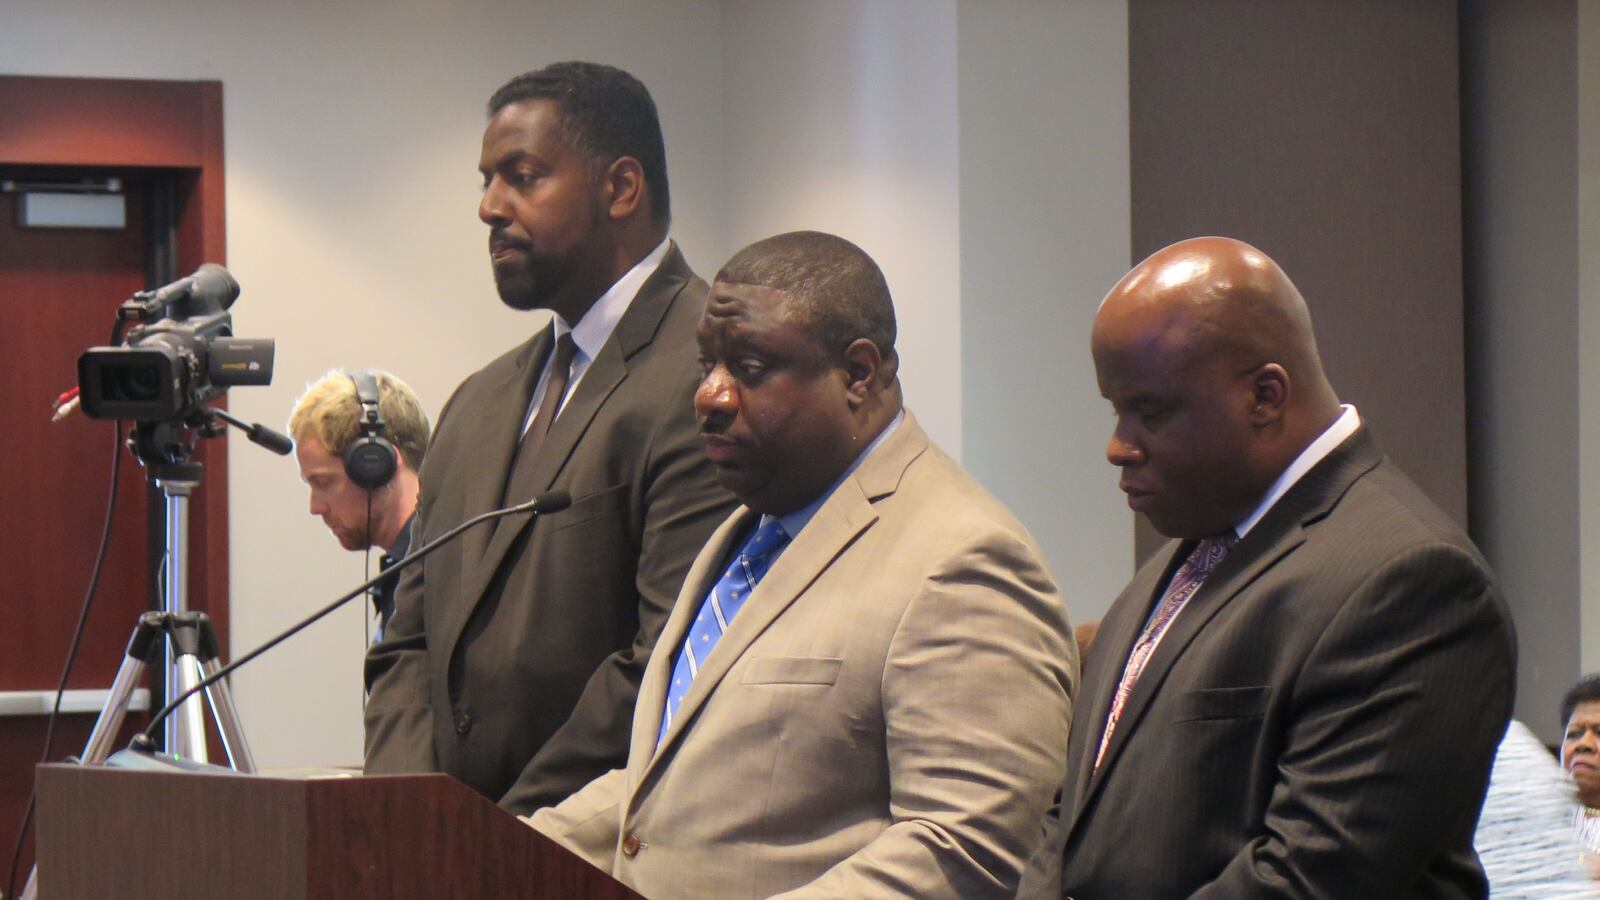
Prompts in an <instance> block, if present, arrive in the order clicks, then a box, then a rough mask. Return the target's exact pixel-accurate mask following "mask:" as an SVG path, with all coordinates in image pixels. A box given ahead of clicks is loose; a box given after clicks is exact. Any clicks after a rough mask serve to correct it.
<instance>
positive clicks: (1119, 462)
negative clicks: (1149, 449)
mask: <svg viewBox="0 0 1600 900" xmlns="http://www.w3.org/2000/svg"><path fill="white" fill-rule="evenodd" d="M1106 461H1107V462H1109V463H1111V464H1112V465H1113V466H1116V467H1117V468H1122V467H1124V466H1136V465H1138V464H1140V463H1142V462H1144V450H1142V449H1140V447H1139V445H1138V444H1135V443H1133V442H1132V441H1129V440H1127V439H1126V438H1124V437H1123V436H1122V434H1121V431H1120V429H1119V430H1117V431H1113V432H1111V440H1109V441H1107V442H1106Z"/></svg>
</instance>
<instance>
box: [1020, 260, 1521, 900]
mask: <svg viewBox="0 0 1600 900" xmlns="http://www.w3.org/2000/svg"><path fill="white" fill-rule="evenodd" d="M1092 349H1093V353H1094V360H1095V369H1096V372H1097V375H1098V378H1099V383H1100V391H1101V393H1102V394H1104V395H1105V397H1106V398H1107V399H1108V400H1109V401H1110V402H1111V405H1112V408H1113V411H1114V412H1115V414H1116V426H1115V429H1114V431H1113V433H1112V437H1111V441H1110V444H1109V446H1108V447H1107V451H1106V455H1107V457H1108V458H1109V460H1110V461H1111V463H1112V464H1113V465H1115V466H1117V467H1118V468H1120V469H1121V470H1122V479H1121V487H1122V489H1123V491H1125V492H1126V493H1127V494H1128V503H1129V505H1130V506H1131V507H1133V508H1134V509H1135V510H1138V511H1141V512H1144V513H1145V514H1146V515H1148V516H1149V518H1150V521H1151V523H1152V524H1153V525H1154V526H1155V527H1156V528H1157V530H1159V531H1161V532H1162V533H1163V534H1165V535H1168V536H1170V537H1173V538H1175V539H1176V540H1174V541H1173V542H1172V543H1171V544H1169V545H1168V546H1167V547H1166V548H1164V549H1163V550H1162V551H1161V552H1159V553H1158V554H1156V556H1155V557H1154V558H1153V559H1151V560H1150V562H1149V563H1148V564H1147V565H1145V566H1144V567H1143V568H1142V569H1140V571H1139V572H1138V573H1137V574H1136V575H1135V576H1134V579H1133V581H1132V582H1131V583H1130V584H1129V585H1128V587H1127V588H1126V589H1125V590H1124V591H1123V593H1122V595H1121V596H1120V597H1119V598H1118V599H1117V601H1116V603H1115V604H1114V605H1113V606H1112V608H1111V611H1110V612H1109V613H1108V614H1107V616H1106V617H1105V619H1104V621H1103V622H1102V623H1101V626H1100V632H1099V635H1098V636H1097V638H1096V639H1095V645H1094V649H1093V651H1092V652H1091V653H1090V654H1089V655H1088V656H1087V658H1086V659H1085V664H1084V675H1083V693H1082V695H1081V700H1080V705H1079V707H1078V708H1079V710H1080V711H1081V716H1080V717H1078V718H1077V719H1076V720H1075V721H1074V723H1073V724H1074V728H1073V731H1072V736H1071V739H1070V742H1069V748H1068V755H1067V773H1066V781H1065V786H1064V788H1063V790H1062V792H1061V798H1060V805H1059V820H1058V821H1055V822H1052V823H1049V824H1050V827H1051V828H1052V829H1053V830H1054V832H1055V833H1054V835H1053V837H1052V839H1051V841H1050V842H1048V843H1047V850H1046V851H1045V852H1044V853H1042V854H1041V855H1040V856H1039V857H1037V858H1036V859H1035V861H1034V862H1035V865H1034V866H1032V867H1030V872H1029V877H1028V878H1027V879H1026V881H1025V891H1024V894H1025V895H1026V896H1053V897H1060V896H1062V895H1063V894H1065V895H1067V896H1076V897H1093V898H1124V897H1139V898H1162V897H1191V896H1195V897H1219V898H1249V897H1355V898H1367V900H1372V898H1380V897H1382V898H1389V897H1396V898H1398V897H1407V898H1414V897H1473V896H1483V895H1484V893H1485V891H1486V885H1485V882H1484V877H1483V871H1482V869H1481V867H1480V866H1479V864H1478V860H1477V857H1476V856H1475V854H1474V853H1473V850H1472V833H1473V825H1474V823H1475V822H1476V820H1477V816H1478V809H1479V805H1480V803H1481V802H1482V800H1483V796H1484V790H1485V788H1486V786H1487V783H1488V776H1489V767H1490V762H1491V760H1492V758H1493V755H1494V749H1495V744H1496V742H1497V740H1498V739H1499V737H1500V734H1501V732H1502V731H1504V729H1505V725H1506V721H1507V719H1508V717H1509V716H1510V712H1511V699H1512V694H1513V673H1514V671H1515V666H1514V661H1515V652H1516V651H1515V642H1514V638H1513V635H1512V630H1511V624H1510V619H1509V614H1508V612H1507V610H1506V607H1505V604H1504V602H1503V600H1502V598H1501V597H1500V595H1499V592H1498V589H1497V587H1496V585H1495V581H1494V576H1493V574H1492V573H1491V572H1490V571H1489V568H1488V566H1487V564H1486V563H1485V562H1484V561H1483V559H1482V557H1481V556H1480V555H1479V554H1478V551H1477V550H1476V548H1474V547H1473V545H1472V542H1471V541H1469V540H1468V539H1467V537H1466V536H1465V535H1464V534H1462V532H1461V530H1460V529H1459V528H1458V527H1457V526H1456V524H1455V523H1453V522H1451V521H1450V520H1449V519H1448V518H1447V517H1446V516H1445V515H1444V514H1443V513H1441V512H1440V511H1439V510H1438V509H1437V508H1436V507H1435V506H1434V505H1433V504H1432V503H1431V502H1429V501H1428V499H1427V498H1426V497H1424V496H1423V495H1422V493H1421V492H1420V491H1419V490H1418V489H1417V487H1416V486H1415V485H1414V484H1413V483H1412V482H1411V481H1410V480H1409V479H1407V478H1406V476H1405V475H1403V474H1401V472H1400V471H1399V470H1398V469H1397V468H1396V467H1395V466H1394V465H1393V464H1392V463H1391V462H1389V461H1388V460H1387V459H1386V458H1385V457H1384V455H1383V452H1382V451H1381V450H1380V449H1379V448H1378V444H1377V442H1376V440H1375V439H1374V438H1373V436H1372V434H1371V433H1370V432H1369V431H1368V430H1367V428H1366V427H1365V426H1364V425H1362V424H1361V421H1360V418H1359V415H1358V413H1357V412H1356V410H1355V408H1354V407H1351V406H1341V404H1340V403H1339V401H1338V399H1337V397H1336V396H1335V394H1334V392H1333V388H1332V387H1331V386H1330V385H1329V383H1328V381H1327V379H1326V377H1325V376H1324V374H1323V371H1322V365H1321V362H1320V360H1319V359H1318V356H1317V350H1316V343H1315V341H1314V339H1313V336H1312V330H1311V320H1310V316H1309V314H1308V312H1307V310H1306V305H1305V302H1304V300H1302V299H1301V297H1300V294H1299V292H1298V291H1297V290H1296V289H1295V287H1294V285H1293V284H1291V283H1290V281H1289V279H1288V277H1287V276H1286V275H1284V273H1283V272H1282V270H1280V269H1279V268H1278V267H1277V265H1276V264H1274V263H1273V262H1272V260H1270V259H1268V258H1267V257H1266V256H1265V255H1264V254H1262V253H1261V252H1260V251H1259V250H1256V249H1255V248H1253V247H1250V246H1248V245H1246V244H1242V243H1240V242H1238V241H1233V240H1228V239H1224V238H1198V239H1195V240H1190V241H1184V242H1182V243H1178V244H1174V245H1173V246H1171V247H1168V248H1166V249H1164V250H1161V251H1159V252H1157V253H1156V254H1155V255H1154V256H1152V257H1150V258H1149V259H1147V260H1145V261H1144V262H1143V263H1141V264H1139V265H1138V266H1137V267H1135V268H1134V269H1133V271H1131V272H1130V273H1128V275H1127V276H1126V277H1124V278H1123V280H1122V281H1121V282H1120V283H1118V284H1117V286H1116V287H1115V288H1113V289H1112V291H1111V293H1110V294H1109V295H1108V296H1107V297H1106V299H1105V301H1104V302H1103V303H1102V305H1101V307H1100V311H1099V313H1098V314H1097V316H1096V318H1095V323H1094V330H1093V337H1092Z"/></svg>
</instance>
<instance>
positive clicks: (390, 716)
mask: <svg viewBox="0 0 1600 900" xmlns="http://www.w3.org/2000/svg"><path fill="white" fill-rule="evenodd" d="M489 116H490V118H489V125H488V128H487V130H486V131H485V132H484V135H483V155H482V158H481V160H480V163H479V170H480V171H481V172H482V174H483V200H482V203H481V204H480V206H479V209H478V215H479V217H480V218H481V219H482V220H483V221H484V223H485V224H486V225H488V226H489V235H488V237H489V242H488V243H489V252H490V258H491V261H492V263H493V265H494V275H495V282H496V285H497V286H498V288H499V291H500V298H501V299H502V300H503V301H505V303H506V304H507V305H509V306H511V307H512V308H514V309H527V310H531V309H547V310H550V311H551V312H552V313H553V316H552V320H551V322H550V324H549V325H546V326H545V327H543V328H540V329H539V330H537V331H536V332H535V333H534V334H533V336H532V337H530V338H528V339H527V340H525V341H524V342H523V343H522V344H521V345H519V346H517V347H515V348H513V349H512V350H510V351H509V352H507V353H505V354H504V355H503V356H501V357H499V358H498V359H496V360H494V361H493V362H491V363H489V364H488V365H487V366H485V367H484V368H483V369H481V370H479V371H478V372H476V373H475V374H473V375H471V376H470V377H468V378H467V380H466V381H465V382H463V383H462V384H461V386H460V387H459V388H457V389H456V392H455V394H454V396H452V397H451V398H450V401H449V402H448V403H447V404H446V405H445V408H444V410H443V412H441V414H440V417H439V425H438V428H437V430H436V432H435V436H434V439H433V443H432V444H431V445H430V447H429V449H428V454H427V462H426V463H425V464H424V466H423V469H422V472H421V481H422V494H421V499H420V501H419V504H418V509H417V523H416V532H415V537H414V542H413V543H414V546H421V545H423V544H425V543H427V542H429V541H431V540H433V539H435V538H437V537H438V536H439V535H440V534H442V533H444V532H445V531H446V530H448V529H450V528H452V527H454V526H455V525H457V524H458V523H460V522H463V521H465V520H467V519H469V518H471V517H472V516H475V515H477V514H479V513H483V512H485V511H488V510H492V509H496V508H499V507H503V506H508V505H512V504H516V503H519V502H522V501H525V500H528V499H530V498H533V497H536V496H538V495H540V494H543V493H545V492H547V491H553V490H560V491H565V492H566V493H568V494H569V495H570V497H571V501H572V505H571V507H570V508H568V509H565V510H562V511H560V512H557V513H554V514H552V515H550V516H540V517H537V518H534V517H530V516H527V515H520V516H515V517H509V518H505V519H500V520H497V521H496V522H495V523H494V524H492V525H490V524H485V525H479V526H476V527H474V528H472V529H470V530H469V531H467V532H466V533H465V534H464V535H463V536H462V537H461V538H460V539H459V540H457V541H455V542H454V543H452V544H449V545H446V546H444V547H443V548H441V549H439V550H438V551H436V552H435V553H434V555H432V556H429V557H427V558H426V559H425V560H424V561H423V562H422V563H421V564H420V565H417V566H414V567H413V568H411V569H410V570H409V571H408V573H407V574H406V575H405V576H404V577H403V578H402V580H401V585H400V590H399V593H398V596H397V598H396V608H395V612H394V618H393V620H392V621H391V622H390V624H389V628H388V630H387V632H386V633H385V635H384V638H385V639H384V640H383V641H382V642H381V643H379V644H377V645H376V646H374V647H373V649H372V651H371V653H370V654H369V656H368V659H367V682H368V684H369V686H370V688H371V692H372V693H371V698H370V701H369V703H368V705H367V710H366V770H367V771H368V772H369V773H390V772H425V771H440V772H447V773H449V774H451V775H453V776H455V777H456V778H458V779H460V780H461V781H463V782H465V783H466V784H467V785H469V786H470V787H472V788H473V789H474V790H476V791H478V792H479V793H482V794H483V795H485V796H487V797H489V798H491V799H494V800H496V801H498V802H499V803H500V804H501V805H503V806H505V807H507V808H508V809H511V810H513V811H515V812H522V813H526V812H531V811H532V810H534V809H537V808H538V807H541V806H545V805H548V804H551V803H555V802H558V801H560V800H561V799H562V798H564V797H566V796H567V795H568V794H570V793H571V792H572V791H574V790H576V789H577V788H579V787H581V786H582V785H584V784H585V783H587V782H588V781H589V780H590V779H592V778H594V777H595V776H597V775H599V774H600V773H602V772H605V771H607V770H609V769H612V768H615V767H616V766H618V765H620V764H621V763H622V762H623V760H625V759H626V758H627V741H628V723H629V722H630V721H631V718H632V715H633V702H634V697H635V695H636V693H637V692H638V687H639V678H640V676H641V674H642V673H643V672H644V667H645V663H646V662H647V661H648V660H649V656H650V649H651V648H652V647H653V646H654V645H655V641H656V636H657V634H659V633H660V630H661V626H662V624H663V623H664V622H665V621H666V617H667V613H668V612H669V611H670V609H671V607H672V601H673V598H674V597H675V596H676V595H677V592H678V588H679V585H680V584H681V583H682V581H683V577H684V574H685V572H687V570H688V567H689V563H690V561H691V560H693V559H694V556H695V553H696V552H697V551H698V550H699V548H700V547H701V545H703V544H704V543H705V540H706V537H707V536H708V535H709V534H710V533H711V530H712V529H713V528H714V527H715V526H716V524H717V522H719V521H720V520H721V519H722V518H723V517H724V516H725V515H726V514H727V512H728V510H729V509H730V508H731V507H732V498H731V496H730V495H729V494H728V493H727V491H726V490H724V489H723V488H721V487H720V486H719V485H718V484H717V482H716V478H715V474H714V473H713V470H712V467H711V465H710V463H709V462H708V461H707V460H706V458H705V454H704V453H703V451H702V450H701V448H700V443H699V439H698V435H697V429H696V427H695V421H694V411H693V403H692V397H693V394H694V390H695V385H696V381H697V374H698V372H697V369H696V367H695V353H694V330H695V326H696V324H697V323H698V322H699V319H700V313H701V311H702V309H703V308H704V306H705V298H706V292H707V288H706V284H705V282H703V281H701V280H700V279H699V278H697V277H696V276H695V274H694V273H693V272H691V271H690V270H689V267H688V265H687V264H686V263H685V262H684V259H683V255H682V254H681V253H680V252H679V251H678V248H677V246H676V245H675V244H674V243H673V242H672V241H671V240H669V239H668V237H667V226H668V223H669V222H670V219H671V215H670V208H669V201H668V191H667V171H666V155H665V150H664V149H663V144H662V139H661V128H660V124H659V122H658V121H657V118H656V111H655V105H654V103H653V102H652V101H651V99H650V94H649V92H648V91H646V90H645V88H644V85H642V84H640V83H639V82H638V81H637V80H636V79H634V78H633V77H632V76H630V75H628V74H627V73H625V72H622V71H620V70H618V69H614V68H611V67H609V66H602V65H596V64H593V63H559V64H556V65H552V66H549V67H547V68H544V69H541V70H538V71H535V72H530V73H528V74H526V75H521V76H518V77H517V78H514V79H512V80H511V81H510V82H508V83H507V84H506V85H504V86H503V87H501V88H500V89H499V90H498V91H497V92H496V93H495V94H494V97H493V98H492V99H491V100H490V102H489Z"/></svg>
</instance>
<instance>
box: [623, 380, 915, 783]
mask: <svg viewBox="0 0 1600 900" xmlns="http://www.w3.org/2000/svg"><path fill="white" fill-rule="evenodd" d="M927 448H928V437H927V435H926V434H924V433H923V431H922V429H921V428H920V427H918V426H917V423H916V420H915V419H914V418H912V416H911V414H910V413H909V412H907V413H906V418H905V420H904V421H903V422H901V423H900V427H899V429H898V430H896V431H895V433H894V434H892V435H890V436H889V438H888V440H886V441H884V443H883V444H882V445H881V446H879V447H878V449H877V450H876V451H875V452H874V453H873V454H872V455H871V456H870V457H868V458H867V459H866V460H865V461H863V462H862V464H861V466H860V468H858V469H857V470H856V471H855V473H854V474H853V475H852V476H851V477H850V478H847V479H845V481H844V483H843V484H841V485H839V487H838V488H837V489H836V490H834V492H833V494H832V495H831V496H829V497H828V499H827V501H826V502H824V503H823V504H822V507H821V508H820V509H818V510H817V513H816V515H815V516H813V517H812V518H811V521H810V522H808V523H806V527H805V528H804V529H802V530H801V532H800V533H799V534H798V535H795V536H794V537H793V539H792V540H791V541H790V543H789V546H788V547H787V548H786V549H785V550H784V551H783V554H782V555H781V556H779V557H778V559H777V561H776V562H775V563H773V564H772V568H771V569H770V570H769V571H768V572H767V574H766V577H764V578H762V579H761V583H760V584H759V585H757V586H756V589H755V591H754V592H752V593H751V594H750V599H749V600H748V601H747V602H746V603H745V606H744V608H743V609H741V610H740V611H739V614H738V615H737V616H736V617H734V620H733V623H732V624H731V625H730V626H729V628H728V631H727V633H726V634H724V635H723V636H722V639H721V640H720V641H718V642H717V646H716V648H715V649H714V650H712V651H711V655H710V656H709V657H707V659H706V661H705V662H704V663H703V664H702V665H701V666H700V672H699V674H698V675H696V676H695V679H694V683H693V684H691V685H690V686H689V692H688V693H687V694H686V695H685V696H684V698H683V705H682V706H680V707H679V709H678V713H677V715H676V716H674V718H673V720H672V724H671V725H670V726H668V728H667V733H666V734H665V735H664V736H663V738H662V741H661V746H660V747H659V748H656V749H655V750H654V752H650V748H648V747H645V748H643V749H645V750H646V752H649V753H650V755H649V756H648V762H647V763H645V765H644V766H643V767H642V768H641V769H640V770H639V772H638V776H639V777H638V779H637V780H635V781H633V784H634V785H635V786H638V785H643V784H644V783H645V782H646V779H648V778H649V777H650V775H651V774H652V773H653V772H654V771H655V770H656V769H657V768H659V767H660V766H661V765H664V764H665V763H664V760H666V759H669V758H670V757H671V755H672V753H673V751H674V750H675V749H676V745H677V744H678V742H679V741H680V740H681V739H682V735H683V734H684V732H685V731H686V730H687V729H688V728H689V725H690V723H692V722H693V721H694V720H695V716H696V715H697V714H698V713H699V711H700V709H701V708H702V707H703V706H704V705H705V704H706V702H707V701H708V700H709V698H710V697H711V695H712V693H713V692H714V691H715V690H716V689H717V686H718V685H719V684H720V683H721V682H722V679H723V678H724V677H725V676H726V675H727V674H728V670H729V669H731V668H732V667H733V665H734V664H735V663H736V662H737V661H738V660H739V658H740V657H742V656H743V655H744V652H745V651H746V650H747V649H749V647H750V645H751V644H753V643H754V642H755V640H756V639H757V638H759V637H760V636H761V635H762V633H764V632H765V631H766V630H767V629H768V627H770V626H771V625H772V624H773V622H775V621H776V620H777V619H778V617H779V616H781V615H782V614H783V612H784V610H786V609H788V608H789V607H790V606H791V605H792V604H793V603H794V602H795V600H797V599H798V598H799V597H800V596H801V595H802V594H804V593H805V591H806V589H807V588H809V587H810V586H811V584H812V583H813V582H815V581H816V580H817V578H818V576H820V575H821V574H822V573H823V572H824V571H826V570H827V568H828V567H829V566H830V565H832V564H833V562H834V560H835V559H837V558H838V557H839V555H840V554H841V553H843V552H845V550H846V549H847V548H848V547H849V546H850V545H851V544H852V543H854V542H855V540H856V538H857V537H858V536H859V535H861V533H862V532H864V531H866V530H867V529H868V528H870V527H871V526H872V524H873V523H874V522H876V521H877V520H878V513H877V511H876V510H875V509H873V502H874V501H876V500H878V499H881V498H882V497H884V496H887V495H888V494H891V493H893V492H894V491H895V489H896V488H897V487H898V486H899V483H900V479H901V477H902V476H903V475H904V474H905V470H906V468H907V467H908V466H909V465H910V464H911V462H912V461H913V460H915V459H916V458H917V457H918V456H920V455H921V454H922V452H923V451H924V450H926V449H927ZM752 515H753V514H752ZM739 519H741V517H740V516H735V520H739ZM749 523H750V520H749V518H748V517H744V518H743V519H742V522H735V521H734V520H730V523H729V524H730V525H736V524H738V525H748V524H749ZM742 533H743V531H742V528H729V526H728V525H725V526H724V530H722V531H719V532H718V537H719V538H721V540H720V541H718V540H714V541H713V542H712V544H711V545H708V551H707V553H703V554H702V555H701V557H700V558H699V559H697V560H696V561H695V571H696V572H697V573H698V574H699V576H700V577H699V578H698V579H695V580H694V583H693V584H691V585H688V587H686V589H685V591H684V592H683V593H682V594H681V595H680V596H679V602H678V608H677V609H675V610H674V614H673V622H672V625H671V626H669V630H668V631H667V632H666V633H663V635H662V639H661V641H660V642H659V644H658V647H659V648H660V649H661V650H662V651H665V652H670V654H671V655H672V657H673V659H676V656H677V653H678V646H679V644H681V643H682V642H683V636H684V635H685V634H686V633H687V632H688V629H689V625H688V622H689V619H690V618H692V617H693V616H694V614H695V613H696V611H698V609H699V606H700V603H701V602H702V601H703V600H704V599H705V595H706V592H707V591H709V590H710V589H711V586H712V585H713V584H714V583H715V581H716V579H717V578H718V577H719V576H720V575H721V569H722V567H723V562H724V560H725V559H726V558H727V555H728V553H729V552H730V551H731V550H732V549H733V547H732V546H731V544H732V542H733V540H735V539H736V538H737V537H739V536H740V535H741V534H742ZM711 548H715V553H714V558H712V556H713V554H712V550H711ZM690 590H693V591H694V593H690ZM670 669H671V661H670V660H669V661H666V662H664V663H663V664H662V665H661V666H658V667H657V674H658V675H659V676H661V677H670V676H671V672H670ZM663 670H664V671H663ZM656 681H658V682H659V683H657V684H653V685H652V697H653V698H654V701H655V704H656V706H657V707H659V705H660V704H661V703H662V702H663V701H664V699H665V696H666V694H665V683H664V682H660V679H659V678H658V679H656ZM657 690H659V691H660V693H659V694H658V693H656V691H657ZM641 702H643V697H642V695H641ZM649 715H650V717H651V721H653V722H654V724H655V728H656V730H652V731H649V732H648V734H649V740H651V741H653V740H655V734H656V733H657V730H659V728H660V724H661V718H660V710H659V709H658V708H654V707H653V708H652V709H651V710H650V711H649ZM635 722H636V724H635V734H634V740H635V751H636V752H637V751H638V750H639V749H641V748H640V747H639V746H638V743H639V741H640V736H639V734H638V726H639V724H641V721H640V720H638V719H636V720H635Z"/></svg>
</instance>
